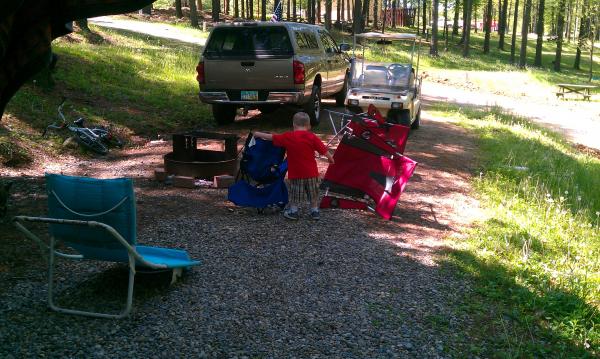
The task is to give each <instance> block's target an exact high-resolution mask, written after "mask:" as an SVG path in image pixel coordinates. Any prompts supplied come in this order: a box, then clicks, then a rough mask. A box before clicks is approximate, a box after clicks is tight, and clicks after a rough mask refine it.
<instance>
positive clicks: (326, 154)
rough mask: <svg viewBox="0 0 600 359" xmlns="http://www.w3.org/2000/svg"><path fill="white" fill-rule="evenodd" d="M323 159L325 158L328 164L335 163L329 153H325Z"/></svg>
mask: <svg viewBox="0 0 600 359" xmlns="http://www.w3.org/2000/svg"><path fill="white" fill-rule="evenodd" d="M325 157H327V161H328V162H329V163H331V164H334V163H335V161H334V160H333V156H332V155H331V153H329V151H327V152H326V153H325Z"/></svg>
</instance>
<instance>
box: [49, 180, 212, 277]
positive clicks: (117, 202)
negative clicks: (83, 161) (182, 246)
mask: <svg viewBox="0 0 600 359" xmlns="http://www.w3.org/2000/svg"><path fill="white" fill-rule="evenodd" d="M46 190H47V192H48V214H49V217H50V218H56V219H69V220H79V221H96V222H100V223H104V224H106V225H108V226H110V227H112V228H114V229H115V230H116V231H117V232H118V233H119V234H120V235H121V236H122V237H123V238H124V239H125V240H126V241H127V243H129V244H130V245H131V246H132V247H133V249H134V250H135V251H136V252H137V254H139V255H140V256H141V257H142V258H143V259H144V260H145V261H147V262H150V263H152V264H158V265H166V266H167V267H169V268H181V267H190V266H193V265H197V264H200V262H198V261H193V260H191V259H190V257H189V255H188V254H187V252H185V251H182V250H177V249H170V248H161V247H148V246H138V245H136V244H137V243H136V241H137V231H136V207H135V192H134V190H133V181H132V180H131V179H129V178H115V179H96V178H88V177H71V176H63V175H57V174H46ZM50 233H51V235H52V236H53V237H54V238H55V239H58V240H61V241H63V242H64V243H65V244H66V245H68V246H69V247H72V248H74V249H75V250H77V251H78V252H79V253H80V254H82V255H83V257H84V259H94V260H100V261H109V262H124V263H126V262H128V261H129V255H128V251H127V249H126V248H125V247H124V246H123V245H122V244H121V243H119V241H118V240H117V239H115V238H114V237H113V236H111V235H109V233H107V232H106V230H105V229H103V228H99V227H88V226H79V225H74V224H72V225H71V224H51V225H50ZM136 264H137V265H140V266H144V264H143V263H136Z"/></svg>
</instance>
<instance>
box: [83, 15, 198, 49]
mask: <svg viewBox="0 0 600 359" xmlns="http://www.w3.org/2000/svg"><path fill="white" fill-rule="evenodd" d="M88 21H89V22H90V23H92V24H94V25H97V26H103V27H109V28H112V29H120V30H129V31H134V32H139V33H142V34H147V35H150V36H155V37H161V38H163V39H170V40H178V41H182V42H187V43H190V44H196V45H200V46H204V44H205V43H206V38H205V37H201V36H198V35H192V34H188V33H186V32H185V31H184V30H182V29H181V28H178V27H176V26H172V25H168V24H162V23H157V22H145V21H136V20H123V19H117V18H114V17H110V16H100V17H95V18H92V19H89V20H88Z"/></svg>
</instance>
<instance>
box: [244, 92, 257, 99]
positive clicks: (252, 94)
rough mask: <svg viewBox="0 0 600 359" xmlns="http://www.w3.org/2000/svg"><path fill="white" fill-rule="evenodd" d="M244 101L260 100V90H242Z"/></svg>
mask: <svg viewBox="0 0 600 359" xmlns="http://www.w3.org/2000/svg"><path fill="white" fill-rule="evenodd" d="M241 99H242V101H258V91H242V94H241Z"/></svg>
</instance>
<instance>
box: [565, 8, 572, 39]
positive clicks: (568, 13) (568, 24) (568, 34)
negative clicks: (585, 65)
mask: <svg viewBox="0 0 600 359" xmlns="http://www.w3.org/2000/svg"><path fill="white" fill-rule="evenodd" d="M566 5H567V8H566V9H565V13H566V21H565V37H566V38H567V42H571V23H572V22H573V1H571V0H569V1H568V2H567V4H566Z"/></svg>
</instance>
